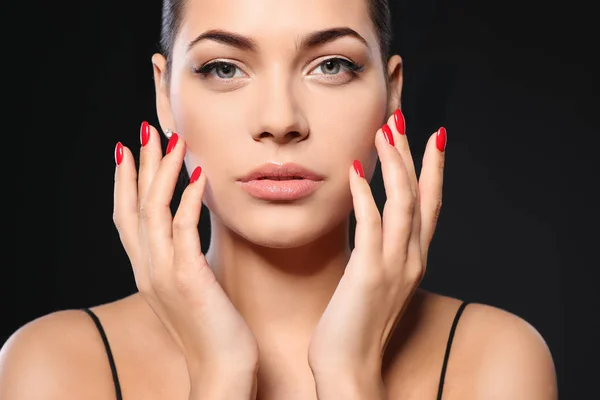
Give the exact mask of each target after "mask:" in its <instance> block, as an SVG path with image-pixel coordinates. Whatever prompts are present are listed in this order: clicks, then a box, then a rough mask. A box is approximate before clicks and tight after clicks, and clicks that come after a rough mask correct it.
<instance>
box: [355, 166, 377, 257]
mask: <svg viewBox="0 0 600 400" xmlns="http://www.w3.org/2000/svg"><path fill="white" fill-rule="evenodd" d="M349 174H350V191H351V192H352V203H353V205H354V214H355V217H356V231H355V235H354V247H355V248H356V249H358V250H359V251H365V252H371V251H377V252H379V251H380V250H381V215H380V214H379V209H378V208H377V204H376V203H375V199H374V198H373V194H372V193H371V187H370V186H369V182H368V181H367V180H366V179H365V178H364V176H365V174H364V170H363V167H362V164H361V163H360V161H358V160H356V161H354V163H353V165H352V166H351V167H350V170H349Z"/></svg>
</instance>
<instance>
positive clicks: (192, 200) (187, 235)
mask: <svg viewBox="0 0 600 400" xmlns="http://www.w3.org/2000/svg"><path fill="white" fill-rule="evenodd" d="M205 187H206V178H205V176H204V174H202V168H201V167H196V169H194V171H193V172H192V174H191V176H190V184H189V185H188V186H187V188H186V189H185V190H184V192H183V195H182V196H181V201H180V202H179V207H178V209H177V212H176V213H175V216H174V217H173V254H174V260H175V264H176V265H177V266H204V265H205V264H206V262H205V259H204V255H203V254H202V246H201V244H200V235H199V234H198V223H199V221H200V211H201V210H202V198H203V196H204V188H205Z"/></svg>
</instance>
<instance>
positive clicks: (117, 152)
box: [115, 142, 123, 165]
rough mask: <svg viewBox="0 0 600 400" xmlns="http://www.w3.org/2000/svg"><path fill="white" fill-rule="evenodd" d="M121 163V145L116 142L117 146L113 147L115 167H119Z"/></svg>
mask: <svg viewBox="0 0 600 400" xmlns="http://www.w3.org/2000/svg"><path fill="white" fill-rule="evenodd" d="M121 161H123V144H121V142H118V143H117V146H116V147H115V162H116V163H117V165H120V164H121Z"/></svg>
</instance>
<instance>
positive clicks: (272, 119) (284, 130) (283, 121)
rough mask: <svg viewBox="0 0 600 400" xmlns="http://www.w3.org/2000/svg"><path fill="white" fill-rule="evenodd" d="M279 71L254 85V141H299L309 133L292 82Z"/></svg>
mask: <svg viewBox="0 0 600 400" xmlns="http://www.w3.org/2000/svg"><path fill="white" fill-rule="evenodd" d="M285 75H286V74H284V73H282V72H279V73H276V74H272V75H271V76H270V78H269V79H268V81H266V82H264V85H261V87H260V88H258V91H259V95H258V107H257V118H258V126H257V127H256V129H255V130H254V133H253V135H252V136H253V138H254V140H256V141H269V140H270V141H273V142H275V143H277V144H285V143H292V142H300V141H302V140H305V139H306V138H307V137H308V135H309V128H308V121H307V120H306V118H305V115H304V113H303V110H302V107H301V106H300V104H299V101H298V97H299V96H298V93H297V91H298V90H295V89H294V83H293V82H290V80H289V79H288V78H287V77H286V76H285Z"/></svg>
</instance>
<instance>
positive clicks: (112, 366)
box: [83, 301, 469, 400]
mask: <svg viewBox="0 0 600 400" xmlns="http://www.w3.org/2000/svg"><path fill="white" fill-rule="evenodd" d="M467 304H469V303H468V302H466V301H463V303H462V304H461V305H460V307H458V310H457V311H456V315H455V316H454V321H453V322H452V327H451V328H450V335H449V336H448V343H447V344H446V353H445V354H444V363H443V364H442V373H441V375H440V383H439V385H438V394H437V400H441V399H442V392H443V390H444V380H445V378H446V368H447V367H448V359H449V358H450V349H451V348H452V340H453V339H454V333H455V332H456V326H457V325H458V320H459V319H460V316H461V315H462V313H463V311H464V309H465V307H466V306H467ZM83 311H85V312H86V313H88V315H89V316H90V317H92V320H93V321H94V323H95V324H96V328H98V331H99V332H100V336H101V337H102V342H103V343H104V348H105V349H106V355H107V356H108V363H109V365H110V371H111V373H112V378H113V382H114V384H115V394H116V396H117V400H123V395H122V394H121V385H120V384H119V376H118V374H117V366H116V365H115V359H114V358H113V355H112V351H111V350H110V345H109V344H108V339H107V337H106V333H105V332H104V328H103V327H102V324H101V323H100V320H99V319H98V317H97V316H96V314H94V312H93V311H92V310H90V309H89V308H84V309H83Z"/></svg>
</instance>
